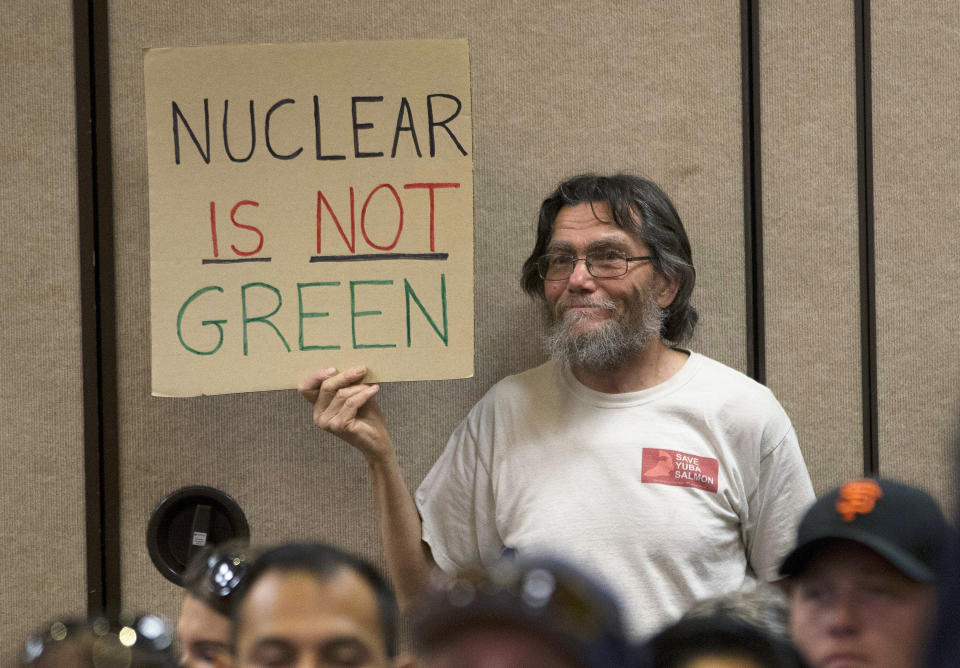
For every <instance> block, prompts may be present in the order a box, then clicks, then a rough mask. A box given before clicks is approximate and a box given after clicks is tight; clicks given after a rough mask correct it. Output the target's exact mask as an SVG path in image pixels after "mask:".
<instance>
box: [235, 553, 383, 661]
mask: <svg viewBox="0 0 960 668" xmlns="http://www.w3.org/2000/svg"><path fill="white" fill-rule="evenodd" d="M343 570H347V571H353V572H355V573H356V574H357V575H359V576H360V577H361V578H362V579H363V580H364V581H365V582H366V583H367V584H368V585H369V586H370V589H372V590H373V593H374V596H375V597H376V600H377V612H378V613H379V617H380V628H381V629H383V637H384V642H385V644H386V651H387V656H388V657H391V658H392V657H395V656H397V635H398V626H399V616H400V612H399V608H398V607H397V598H396V595H395V594H394V593H393V589H392V588H391V587H390V584H389V583H388V582H387V580H386V579H385V578H384V577H383V575H381V574H380V571H378V570H377V569H376V568H375V567H374V566H373V565H372V564H370V563H368V562H367V561H365V560H364V559H362V558H360V557H358V556H356V555H354V554H350V553H349V552H345V551H344V550H341V549H339V548H336V547H334V546H332V545H327V544H325V543H285V544H282V545H278V546H276V547H273V548H270V549H268V550H266V551H264V552H262V553H261V554H260V555H259V556H258V557H257V558H256V559H255V560H254V562H253V564H251V566H250V569H249V570H248V571H247V572H246V573H245V574H244V576H243V579H242V581H241V582H240V584H239V586H238V587H237V589H236V592H235V593H234V595H233V599H232V601H231V607H232V612H231V615H232V619H233V622H234V623H233V625H232V627H233V628H232V632H233V634H234V636H236V634H237V623H236V622H237V615H238V614H239V611H240V610H241V608H242V607H243V601H244V599H245V598H246V596H247V594H248V593H249V592H250V590H251V589H253V586H254V585H255V584H256V582H257V580H258V579H259V578H260V577H261V576H262V575H264V574H266V573H268V572H278V571H279V572H281V573H293V572H306V573H309V574H311V575H313V576H314V577H316V578H317V579H318V580H321V581H325V580H328V579H330V578H332V577H334V576H336V575H337V574H338V573H339V572H341V571H343Z"/></svg>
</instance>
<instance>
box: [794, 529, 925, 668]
mask: <svg viewBox="0 0 960 668" xmlns="http://www.w3.org/2000/svg"><path fill="white" fill-rule="evenodd" d="M935 607H936V605H935V592H934V588H933V586H932V585H928V584H924V583H921V582H917V581H915V580H911V579H910V578H908V577H907V576H905V575H904V574H903V573H901V572H900V570H898V569H897V568H896V567H895V566H893V564H891V563H890V562H888V561H887V560H886V559H884V558H883V557H881V556H880V555H879V554H877V553H876V552H874V551H873V550H871V549H869V548H867V547H864V546H862V545H860V544H858V543H854V542H851V541H846V540H837V541H834V542H832V543H829V544H828V545H826V546H824V547H823V548H822V549H821V550H820V551H819V553H818V554H817V555H816V556H814V557H813V559H812V560H811V561H810V563H809V564H808V565H807V567H806V568H805V569H804V571H803V572H802V573H800V574H799V575H798V576H796V577H795V578H793V579H792V582H791V583H790V632H791V636H792V637H793V641H794V643H795V644H796V646H797V648H798V649H799V650H800V652H801V653H802V654H803V655H804V657H805V658H806V659H807V661H808V662H809V663H810V665H811V666H812V667H813V668H844V667H846V666H858V667H861V668H863V667H868V666H869V667H873V668H888V667H889V668H911V667H912V666H920V665H922V662H923V657H924V652H925V651H926V644H927V641H928V636H929V633H930V628H931V623H932V620H933V617H934V613H935Z"/></svg>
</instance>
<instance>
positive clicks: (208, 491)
mask: <svg viewBox="0 0 960 668" xmlns="http://www.w3.org/2000/svg"><path fill="white" fill-rule="evenodd" d="M249 538H250V525H249V524H247V518H246V516H245V515H244V514H243V510H242V509H241V508H240V506H239V505H238V504H237V502H236V501H234V500H233V498H232V497H230V496H229V495H228V494H225V493H224V492H221V491H220V490H219V489H215V488H213V487H206V486H203V485H192V486H190V487H182V488H180V489H178V490H177V491H175V492H173V493H171V494H169V495H168V496H167V497H166V498H165V499H164V500H163V501H161V502H160V503H159V504H158V505H157V507H156V508H155V509H154V511H153V512H152V513H151V514H150V522H149V523H148V524H147V551H148V552H149V553H150V559H151V560H152V561H153V565H154V566H156V567H157V570H158V571H160V574H161V575H163V577H165V578H167V579H168V580H170V582H173V583H174V584H177V585H180V586H183V572H184V570H185V569H186V567H187V564H188V563H189V562H190V558H191V557H192V556H193V555H194V554H195V553H196V552H198V551H199V550H201V549H203V548H204V547H206V546H207V545H217V544H219V543H222V542H224V541H227V540H233V539H237V540H249Z"/></svg>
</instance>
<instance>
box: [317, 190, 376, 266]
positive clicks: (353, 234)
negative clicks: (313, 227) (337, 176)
mask: <svg viewBox="0 0 960 668" xmlns="http://www.w3.org/2000/svg"><path fill="white" fill-rule="evenodd" d="M371 194H372V193H371ZM369 199H370V198H369V197H368V198H367V201H369ZM321 204H322V205H323V206H325V207H327V211H329V212H330V216H331V217H332V218H333V224H334V225H336V226H337V231H338V232H339V233H340V237H341V238H342V239H343V243H345V244H346V245H347V248H349V249H350V252H351V253H356V252H357V251H356V247H357V229H356V216H355V214H354V203H353V186H350V239H349V240H348V239H347V235H346V233H345V232H344V231H343V227H342V226H341V225H340V220H339V219H338V218H337V214H335V213H334V212H333V208H331V206H330V202H328V201H327V198H326V197H324V196H323V193H322V192H321V191H319V190H318V191H317V255H321V254H322V253H323V251H322V250H321V243H320V236H321V235H320V228H321V223H322V222H323V209H321V208H320V205H321ZM363 208H364V210H366V208H367V205H366V204H364V205H363ZM361 227H362V223H361ZM363 236H364V237H366V236H367V235H366V234H364V235H363ZM367 241H369V239H368V240H367Z"/></svg>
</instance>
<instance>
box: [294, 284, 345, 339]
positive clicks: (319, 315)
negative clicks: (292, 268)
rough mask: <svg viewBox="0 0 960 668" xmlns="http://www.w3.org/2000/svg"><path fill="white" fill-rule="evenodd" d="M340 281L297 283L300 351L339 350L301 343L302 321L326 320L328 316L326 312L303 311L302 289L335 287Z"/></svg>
mask: <svg viewBox="0 0 960 668" xmlns="http://www.w3.org/2000/svg"><path fill="white" fill-rule="evenodd" d="M338 285H340V281H322V282H320V283H297V302H298V307H299V313H300V350H340V346H337V345H333V346H308V345H305V344H304V343H303V321H304V320H306V319H307V318H326V317H327V316H328V315H330V314H329V313H327V312H323V313H310V312H307V311H304V310H303V289H304V288H322V287H331V288H332V287H336V286H338Z"/></svg>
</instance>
